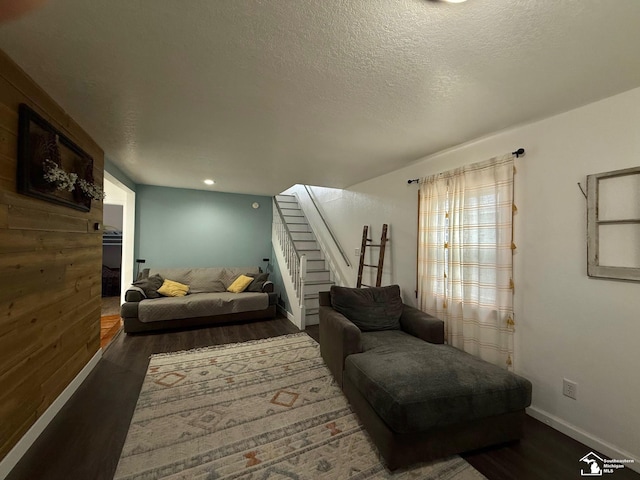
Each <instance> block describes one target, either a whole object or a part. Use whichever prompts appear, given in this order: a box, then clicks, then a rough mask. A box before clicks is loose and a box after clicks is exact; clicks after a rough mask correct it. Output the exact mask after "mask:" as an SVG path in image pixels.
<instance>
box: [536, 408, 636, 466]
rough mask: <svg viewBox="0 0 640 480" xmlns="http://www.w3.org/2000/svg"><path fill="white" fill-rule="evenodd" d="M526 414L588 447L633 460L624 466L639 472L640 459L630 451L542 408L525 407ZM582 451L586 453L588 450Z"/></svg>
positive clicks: (614, 457) (608, 454)
mask: <svg viewBox="0 0 640 480" xmlns="http://www.w3.org/2000/svg"><path fill="white" fill-rule="evenodd" d="M527 415H530V416H532V417H533V418H535V419H536V420H540V421H541V422H542V423H545V424H547V425H549V426H550V427H552V428H554V429H556V430H558V431H559V432H561V433H564V434H565V435H567V436H568V437H571V438H573V439H574V440H577V441H578V442H580V443H584V444H585V445H587V446H588V447H589V448H590V449H593V450H597V451H599V452H600V453H603V454H605V455H606V456H608V457H611V458H613V459H616V460H624V459H628V460H633V463H628V464H626V466H625V468H628V469H630V470H633V471H634V472H638V473H640V459H639V458H638V457H635V456H633V455H632V454H631V453H629V452H627V451H625V450H623V449H621V448H618V447H616V446H615V445H612V444H610V443H608V442H605V441H604V440H602V439H600V438H598V437H596V436H594V435H592V434H590V433H589V432H586V431H584V430H582V429H581V428H578V427H576V426H575V425H572V424H570V423H568V422H566V421H564V420H562V419H561V418H558V417H556V416H555V415H552V414H550V413H548V412H545V411H544V410H540V409H539V408H536V407H529V408H527ZM584 453H585V454H587V453H589V452H584ZM578 461H579V459H578V458H576V465H578ZM576 471H577V470H576Z"/></svg>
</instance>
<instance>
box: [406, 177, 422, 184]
mask: <svg viewBox="0 0 640 480" xmlns="http://www.w3.org/2000/svg"><path fill="white" fill-rule="evenodd" d="M419 182H420V179H419V178H414V179H413V180H407V184H408V185H411V184H412V183H419Z"/></svg>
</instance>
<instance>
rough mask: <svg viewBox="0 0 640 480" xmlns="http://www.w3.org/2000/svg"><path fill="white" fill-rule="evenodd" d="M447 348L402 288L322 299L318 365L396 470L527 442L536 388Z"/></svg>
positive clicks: (335, 290) (437, 325) (438, 329)
mask: <svg viewBox="0 0 640 480" xmlns="http://www.w3.org/2000/svg"><path fill="white" fill-rule="evenodd" d="M341 312H342V313H341ZM345 314H346V315H348V316H350V317H353V319H354V321H355V322H356V323H358V324H359V325H360V328H359V327H358V326H356V324H355V323H354V322H352V321H351V320H349V319H348V318H347V316H346V315H345ZM380 327H381V328H380ZM443 343H444V324H443V322H442V321H441V320H439V319H437V318H435V317H432V316H430V315H428V314H426V313H423V312H421V311H420V310H417V309H415V308H412V307H410V306H408V305H404V304H403V303H402V301H401V299H400V289H399V287H398V286H397V285H394V286H391V287H381V288H371V289H346V288H343V287H332V288H331V292H321V293H320V351H321V354H322V357H323V359H324V360H325V363H326V364H327V366H328V368H329V370H330V371H331V373H332V374H333V376H334V377H335V379H336V381H337V383H338V384H339V385H340V386H341V387H342V389H343V391H344V393H345V396H346V397H347V399H348V400H349V403H350V404H351V406H352V408H353V409H354V410H355V412H356V414H357V415H358V417H359V419H360V420H361V422H362V423H363V425H364V426H365V428H366V430H367V431H368V433H369V435H370V436H371V438H372V440H373V442H374V443H375V445H376V446H377V447H378V450H379V451H380V453H381V454H382V456H383V457H384V459H385V461H386V463H387V466H388V467H389V468H390V469H392V470H393V469H395V468H398V467H403V466H407V465H410V464H412V463H415V462H421V461H429V460H433V459H436V458H441V457H445V456H448V455H452V454H456V453H461V452H464V451H469V450H475V449H477V448H481V447H486V446H489V445H494V444H499V443H504V442H507V441H511V440H516V439H519V438H521V437H522V427H523V422H524V415H525V413H524V412H525V410H524V409H525V407H527V406H529V405H530V404H531V383H530V382H529V381H528V380H526V379H524V378H522V377H520V376H518V375H514V374H513V373H510V372H507V371H506V370H503V369H501V368H499V367H497V366H494V365H491V364H489V363H487V362H485V361H483V360H480V359H478V358H476V357H474V356H472V355H469V354H467V353H465V352H463V351H461V350H458V349H456V348H453V347H451V346H448V345H444V344H443Z"/></svg>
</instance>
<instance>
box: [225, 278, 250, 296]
mask: <svg viewBox="0 0 640 480" xmlns="http://www.w3.org/2000/svg"><path fill="white" fill-rule="evenodd" d="M251 282H253V277H247V276H246V275H240V276H239V277H238V278H236V279H235V280H234V281H233V283H232V284H231V285H229V287H228V288H227V292H231V293H241V292H244V291H245V290H246V288H247V287H248V286H249V284H250V283H251Z"/></svg>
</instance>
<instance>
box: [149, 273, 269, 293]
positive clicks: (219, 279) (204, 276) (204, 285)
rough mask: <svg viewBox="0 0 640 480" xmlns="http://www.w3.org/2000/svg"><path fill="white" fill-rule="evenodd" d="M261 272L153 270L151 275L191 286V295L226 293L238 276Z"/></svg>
mask: <svg viewBox="0 0 640 480" xmlns="http://www.w3.org/2000/svg"><path fill="white" fill-rule="evenodd" d="M259 270H260V269H259V267H238V268H234V267H200V268H153V269H150V273H151V274H155V273H157V274H160V275H161V276H162V277H164V278H170V279H171V280H175V281H176V282H180V283H184V284H185V285H189V293H212V292H225V291H226V290H227V287H228V286H229V285H231V283H233V281H234V280H235V279H236V278H237V277H238V275H240V274H242V273H246V272H254V273H252V275H256V274H257V273H258V272H259Z"/></svg>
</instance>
